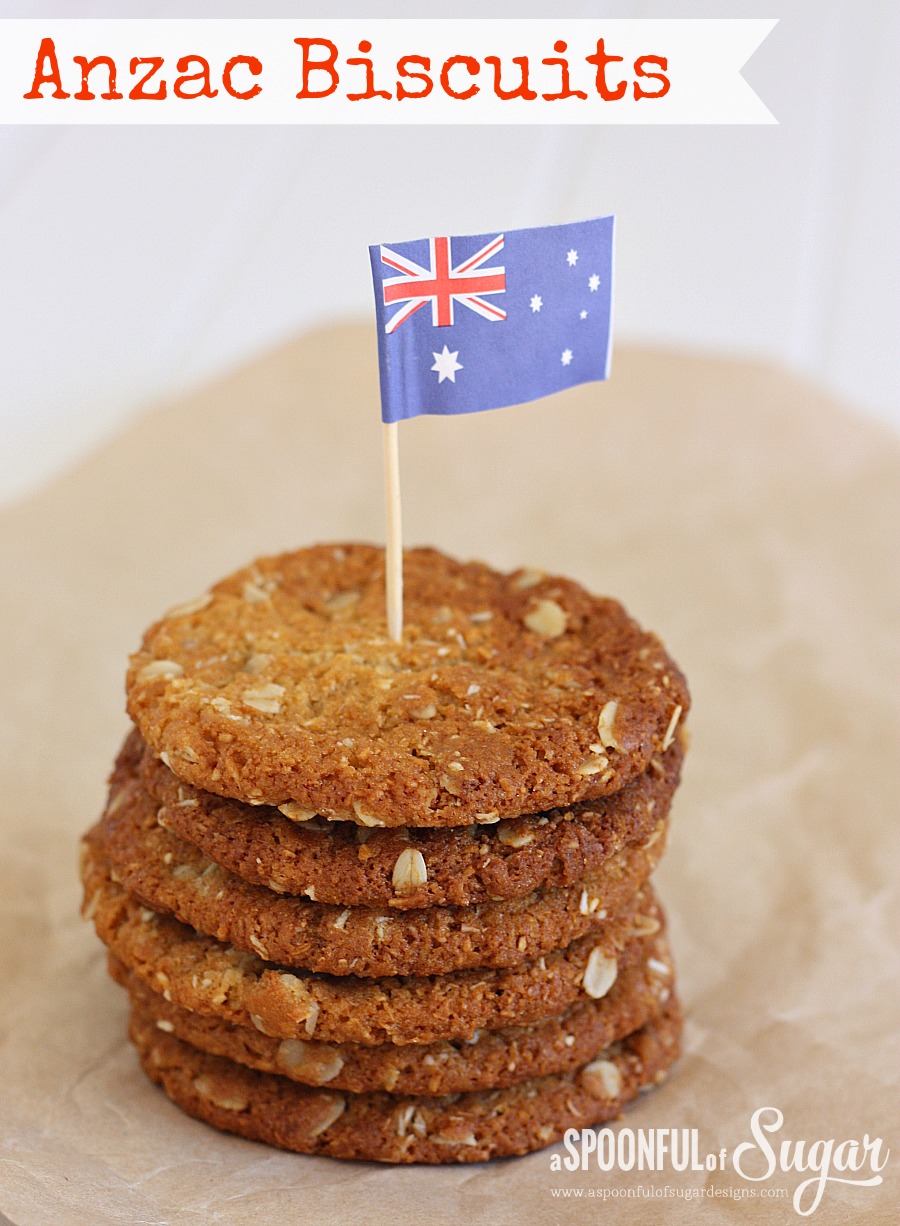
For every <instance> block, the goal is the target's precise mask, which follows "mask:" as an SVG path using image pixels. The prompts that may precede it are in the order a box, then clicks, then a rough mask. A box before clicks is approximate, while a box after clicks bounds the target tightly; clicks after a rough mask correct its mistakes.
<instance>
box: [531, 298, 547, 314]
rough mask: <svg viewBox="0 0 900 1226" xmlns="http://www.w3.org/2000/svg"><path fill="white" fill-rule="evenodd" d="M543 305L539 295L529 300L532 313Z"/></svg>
mask: <svg viewBox="0 0 900 1226" xmlns="http://www.w3.org/2000/svg"><path fill="white" fill-rule="evenodd" d="M543 305H544V300H543V298H542V297H541V296H540V294H535V295H534V297H533V298H532V300H531V309H532V311H539V310H540V309H541V307H542V306H543Z"/></svg>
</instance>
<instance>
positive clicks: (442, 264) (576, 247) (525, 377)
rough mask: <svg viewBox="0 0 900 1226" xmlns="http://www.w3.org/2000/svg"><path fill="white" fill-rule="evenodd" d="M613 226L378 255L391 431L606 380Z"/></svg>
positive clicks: (390, 249) (600, 223)
mask: <svg viewBox="0 0 900 1226" xmlns="http://www.w3.org/2000/svg"><path fill="white" fill-rule="evenodd" d="M614 220H615V219H614V218H613V217H597V218H593V219H592V220H590V221H576V222H571V223H568V224H566V225H561V226H538V227H535V228H532V229H528V230H507V231H506V232H505V233H504V234H465V235H456V236H453V237H450V236H443V237H438V238H424V239H418V240H414V241H412V242H408V243H392V244H391V245H390V246H386V245H378V246H374V247H370V248H369V256H370V259H371V262H372V276H373V278H374V281H375V311H376V317H377V320H378V365H379V372H380V375H381V416H382V420H383V421H385V422H395V421H404V420H405V419H406V418H409V417H418V416H419V415H420V414H423V413H434V414H441V415H444V414H454V413H477V412H480V411H481V410H482V409H497V408H501V407H502V406H504V405H512V404H522V403H524V402H525V401H527V400H536V399H538V397H540V396H547V395H549V394H550V393H551V392H558V391H561V390H562V389H563V388H566V387H574V386H575V385H576V384H577V383H589V382H591V381H593V380H596V379H605V378H606V377H607V376H608V374H609V364H610V350H611V339H612V337H611V327H610V324H611V320H610V315H611V309H612V248H613V225H614Z"/></svg>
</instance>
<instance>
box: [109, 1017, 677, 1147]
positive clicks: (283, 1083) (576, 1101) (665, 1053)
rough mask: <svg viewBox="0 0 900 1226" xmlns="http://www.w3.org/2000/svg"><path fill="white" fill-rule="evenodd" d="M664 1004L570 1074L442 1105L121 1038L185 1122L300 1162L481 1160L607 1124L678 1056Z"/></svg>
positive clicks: (140, 1036) (148, 1034)
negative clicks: (310, 1158) (310, 1157)
mask: <svg viewBox="0 0 900 1226" xmlns="http://www.w3.org/2000/svg"><path fill="white" fill-rule="evenodd" d="M680 1033H681V1018H680V1014H679V1010H678V1005H677V1001H676V1000H675V999H674V997H673V998H671V999H670V1001H669V1002H668V1003H667V1004H666V1005H665V1006H664V1008H663V1011H662V1013H660V1015H659V1016H658V1017H657V1018H655V1019H654V1020H653V1021H651V1022H649V1023H647V1025H645V1026H643V1027H642V1028H641V1029H640V1030H638V1031H636V1032H634V1033H633V1034H631V1035H629V1036H628V1037H627V1038H624V1039H622V1040H621V1041H620V1042H618V1043H615V1044H613V1045H612V1046H610V1047H608V1048H607V1049H606V1050H605V1051H604V1052H603V1053H602V1054H601V1055H600V1057H599V1058H597V1059H595V1060H592V1061H591V1062H590V1063H589V1064H587V1065H585V1066H584V1067H583V1068H581V1069H580V1070H578V1071H577V1072H575V1073H570V1074H563V1075H558V1076H551V1077H539V1078H535V1079H534V1080H531V1081H525V1082H522V1083H521V1084H519V1085H517V1086H511V1087H509V1088H507V1089H503V1090H492V1091H481V1092H476V1093H470V1094H460V1095H457V1094H452V1095H448V1096H444V1097H441V1098H417V1097H400V1096H393V1095H390V1094H382V1093H371V1094H340V1093H337V1092H336V1091H334V1090H326V1089H311V1088H310V1087H308V1086H301V1085H298V1084H297V1083H296V1082H294V1081H290V1080H289V1079H288V1078H287V1077H278V1076H275V1075H273V1074H271V1073H259V1072H256V1071H254V1070H252V1069H248V1068H244V1067H243V1066H242V1065H240V1064H235V1063H234V1062H233V1061H231V1060H226V1059H224V1058H223V1057H221V1056H211V1055H208V1054H206V1053H205V1052H201V1051H198V1050H197V1049H196V1048H194V1047H191V1046H190V1045H189V1044H187V1043H184V1042H182V1041H181V1040H180V1039H176V1038H175V1037H174V1035H172V1034H166V1033H164V1032H162V1031H160V1030H159V1029H158V1028H157V1027H156V1026H155V1025H154V1024H153V1022H152V1021H151V1020H150V1019H149V1018H146V1017H144V1016H143V1015H142V1014H141V1013H140V1012H135V1013H133V1014H132V1020H131V1028H130V1034H131V1039H132V1041H133V1042H134V1044H135V1046H136V1047H137V1049H138V1053H139V1055H140V1059H141V1064H142V1066H143V1068H144V1071H145V1073H146V1074H147V1076H148V1077H149V1078H150V1079H151V1080H152V1081H155V1082H156V1083H157V1084H158V1085H160V1086H162V1088H163V1090H164V1091H165V1093H166V1094H167V1095H168V1096H169V1098H170V1099H172V1101H173V1102H175V1103H177V1104H178V1106H179V1107H181V1108H182V1109H183V1110H184V1111H186V1112H187V1113H188V1114H189V1115H192V1116H194V1117H196V1118H197V1119H201V1120H204V1121H205V1122H206V1123H208V1124H212V1125H213V1126H214V1127H216V1128H221V1129H223V1130H224V1131H226V1132H233V1133H237V1134H238V1135H239V1136H243V1137H247V1138H249V1139H251V1140H254V1141H265V1142H266V1143H268V1144H269V1145H277V1146H279V1147H281V1148H282V1149H289V1150H294V1151H296V1152H298V1153H307V1154H322V1155H325V1156H328V1157H332V1158H350V1159H369V1160H373V1161H377V1162H404V1163H407V1162H409V1163H411V1162H424V1163H444V1162H454V1163H456V1162H482V1161H484V1160H485V1159H488V1158H497V1157H501V1156H503V1155H509V1154H524V1153H528V1152H529V1151H531V1150H534V1149H541V1148H542V1147H543V1146H545V1145H550V1144H552V1143H553V1142H554V1141H557V1140H559V1139H560V1138H561V1137H562V1136H563V1134H564V1133H565V1131H566V1129H567V1128H588V1127H591V1126H592V1125H594V1124H599V1123H601V1122H603V1121H605V1120H609V1119H613V1118H614V1117H615V1116H616V1115H618V1114H619V1112H620V1111H621V1110H622V1108H623V1106H624V1105H625V1104H626V1103H627V1102H628V1101H629V1100H631V1099H633V1098H634V1097H635V1096H636V1095H637V1094H638V1093H639V1091H640V1090H642V1089H644V1088H647V1087H650V1086H652V1085H654V1084H655V1083H658V1082H660V1081H662V1080H663V1079H664V1078H665V1076H666V1073H667V1071H668V1069H669V1067H670V1066H671V1064H672V1063H673V1061H674V1060H675V1059H676V1058H677V1057H678V1054H679V1038H680Z"/></svg>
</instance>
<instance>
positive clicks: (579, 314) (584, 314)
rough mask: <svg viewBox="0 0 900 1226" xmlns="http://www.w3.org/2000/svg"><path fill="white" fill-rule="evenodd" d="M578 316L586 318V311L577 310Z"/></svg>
mask: <svg viewBox="0 0 900 1226" xmlns="http://www.w3.org/2000/svg"><path fill="white" fill-rule="evenodd" d="M578 318H579V319H587V311H579V312H578Z"/></svg>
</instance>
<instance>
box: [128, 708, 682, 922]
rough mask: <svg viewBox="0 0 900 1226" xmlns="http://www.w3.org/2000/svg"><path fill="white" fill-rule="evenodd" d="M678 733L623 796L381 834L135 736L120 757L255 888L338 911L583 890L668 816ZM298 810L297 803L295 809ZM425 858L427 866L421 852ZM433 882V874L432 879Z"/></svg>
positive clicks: (676, 773) (183, 825) (181, 829)
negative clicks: (184, 766) (250, 797)
mask: <svg viewBox="0 0 900 1226" xmlns="http://www.w3.org/2000/svg"><path fill="white" fill-rule="evenodd" d="M683 756H684V754H683V748H682V745H681V741H680V738H679V737H676V738H675V740H674V742H673V744H672V745H671V746H670V748H669V749H668V750H667V751H666V753H664V754H661V755H660V756H659V757H657V758H653V759H652V760H651V764H650V767H649V768H648V769H647V770H646V771H645V772H644V774H643V775H640V776H639V777H638V778H637V779H635V780H633V782H631V783H630V784H628V785H627V786H626V787H624V788H623V789H622V790H621V791H619V792H616V793H614V794H613V795H612V796H604V797H600V798H598V799H597V800H593V801H581V802H580V803H579V804H576V805H572V806H569V807H567V808H564V809H552V810H550V811H549V812H547V813H539V814H534V815H531V816H528V817H521V818H517V819H513V820H507V821H503V822H499V823H496V824H493V825H472V826H462V827H459V826H457V827H444V828H442V829H436V830H427V829H422V828H419V829H416V828H414V827H413V828H407V827H399V828H397V827H388V828H386V829H382V830H374V829H370V828H366V827H363V826H357V825H355V824H354V823H352V822H337V821H333V822H326V821H323V820H322V819H321V818H317V817H312V818H310V816H309V814H308V813H307V812H306V811H304V813H303V814H302V815H301V816H306V818H307V820H305V821H297V820H292V819H289V818H288V817H287V816H285V815H283V814H282V813H280V812H279V811H278V810H277V809H274V808H272V807H269V806H258V805H246V804H243V803H242V802H241V801H237V800H231V799H228V798H225V797H221V796H216V795H215V794H214V793H212V792H204V791H202V790H201V789H199V788H195V787H192V786H191V785H190V784H186V783H183V782H182V781H181V780H179V779H178V777H177V775H175V774H173V772H172V771H170V770H169V768H168V767H167V766H166V765H165V763H163V762H161V761H160V760H159V759H158V758H156V757H155V756H154V755H153V754H152V753H151V752H150V751H149V749H147V748H146V747H144V746H143V743H142V742H141V740H140V737H139V734H138V733H137V732H133V733H132V734H131V736H130V737H129V739H128V741H127V742H126V745H125V746H124V747H123V750H122V753H121V754H120V764H121V771H122V779H123V781H124V780H125V779H127V778H128V777H130V776H131V775H133V774H134V773H135V772H139V774H140V778H141V781H142V782H143V784H144V787H145V788H146V789H147V791H148V792H149V793H150V795H151V796H152V797H153V799H154V800H155V801H156V803H157V805H158V806H159V808H160V814H159V820H160V822H161V823H162V824H163V825H164V826H165V827H166V828H167V829H168V830H171V831H173V832H174V833H175V834H177V835H178V836H179V837H180V838H182V839H186V840H187V841H188V842H189V843H193V844H194V845H195V846H197V847H199V848H200V849H201V850H202V851H204V852H205V853H206V854H207V855H208V856H209V858H210V859H211V860H215V861H216V863H217V864H221V865H222V867H223V868H227V869H229V870H230V871H231V872H233V873H236V874H237V875H238V876H239V877H242V878H243V879H244V880H245V881H249V882H251V883H252V884H254V885H265V886H268V887H269V888H270V889H274V890H279V891H281V892H284V893H287V894H303V893H304V892H305V891H306V890H308V889H309V888H310V887H312V888H314V890H315V896H316V898H317V899H318V901H319V902H325V903H334V904H335V905H336V906H346V907H359V906H387V907H390V908H391V910H398V911H400V910H406V909H412V908H419V907H436V906H471V905H473V904H475V903H482V902H488V901H498V900H501V899H512V898H521V897H523V896H524V895H525V894H529V893H531V892H532V891H533V890H537V889H553V888H559V887H565V886H573V885H576V884H577V883H578V882H579V881H582V880H584V878H585V877H590V876H592V875H593V874H595V873H597V872H599V871H600V870H601V869H602V867H603V865H604V864H605V863H606V862H607V861H608V860H609V859H610V857H612V856H614V855H616V854H617V853H618V852H620V851H622V850H623V848H624V847H625V846H626V845H627V844H630V843H634V842H636V841H639V840H645V839H648V838H650V837H652V835H653V830H654V828H655V826H656V825H657V823H658V822H659V821H661V820H662V819H663V818H664V817H666V815H667V814H668V812H669V806H670V803H671V799H672V795H673V793H674V791H675V789H676V787H677V786H678V781H679V777H680V773H681V763H682V758H683ZM285 807H286V809H287V811H288V813H291V812H296V807H295V806H292V805H287V806H285ZM416 853H418V855H419V856H421V858H422V859H421V863H420V862H419V860H418V859H417V857H416ZM423 878H424V879H423Z"/></svg>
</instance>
